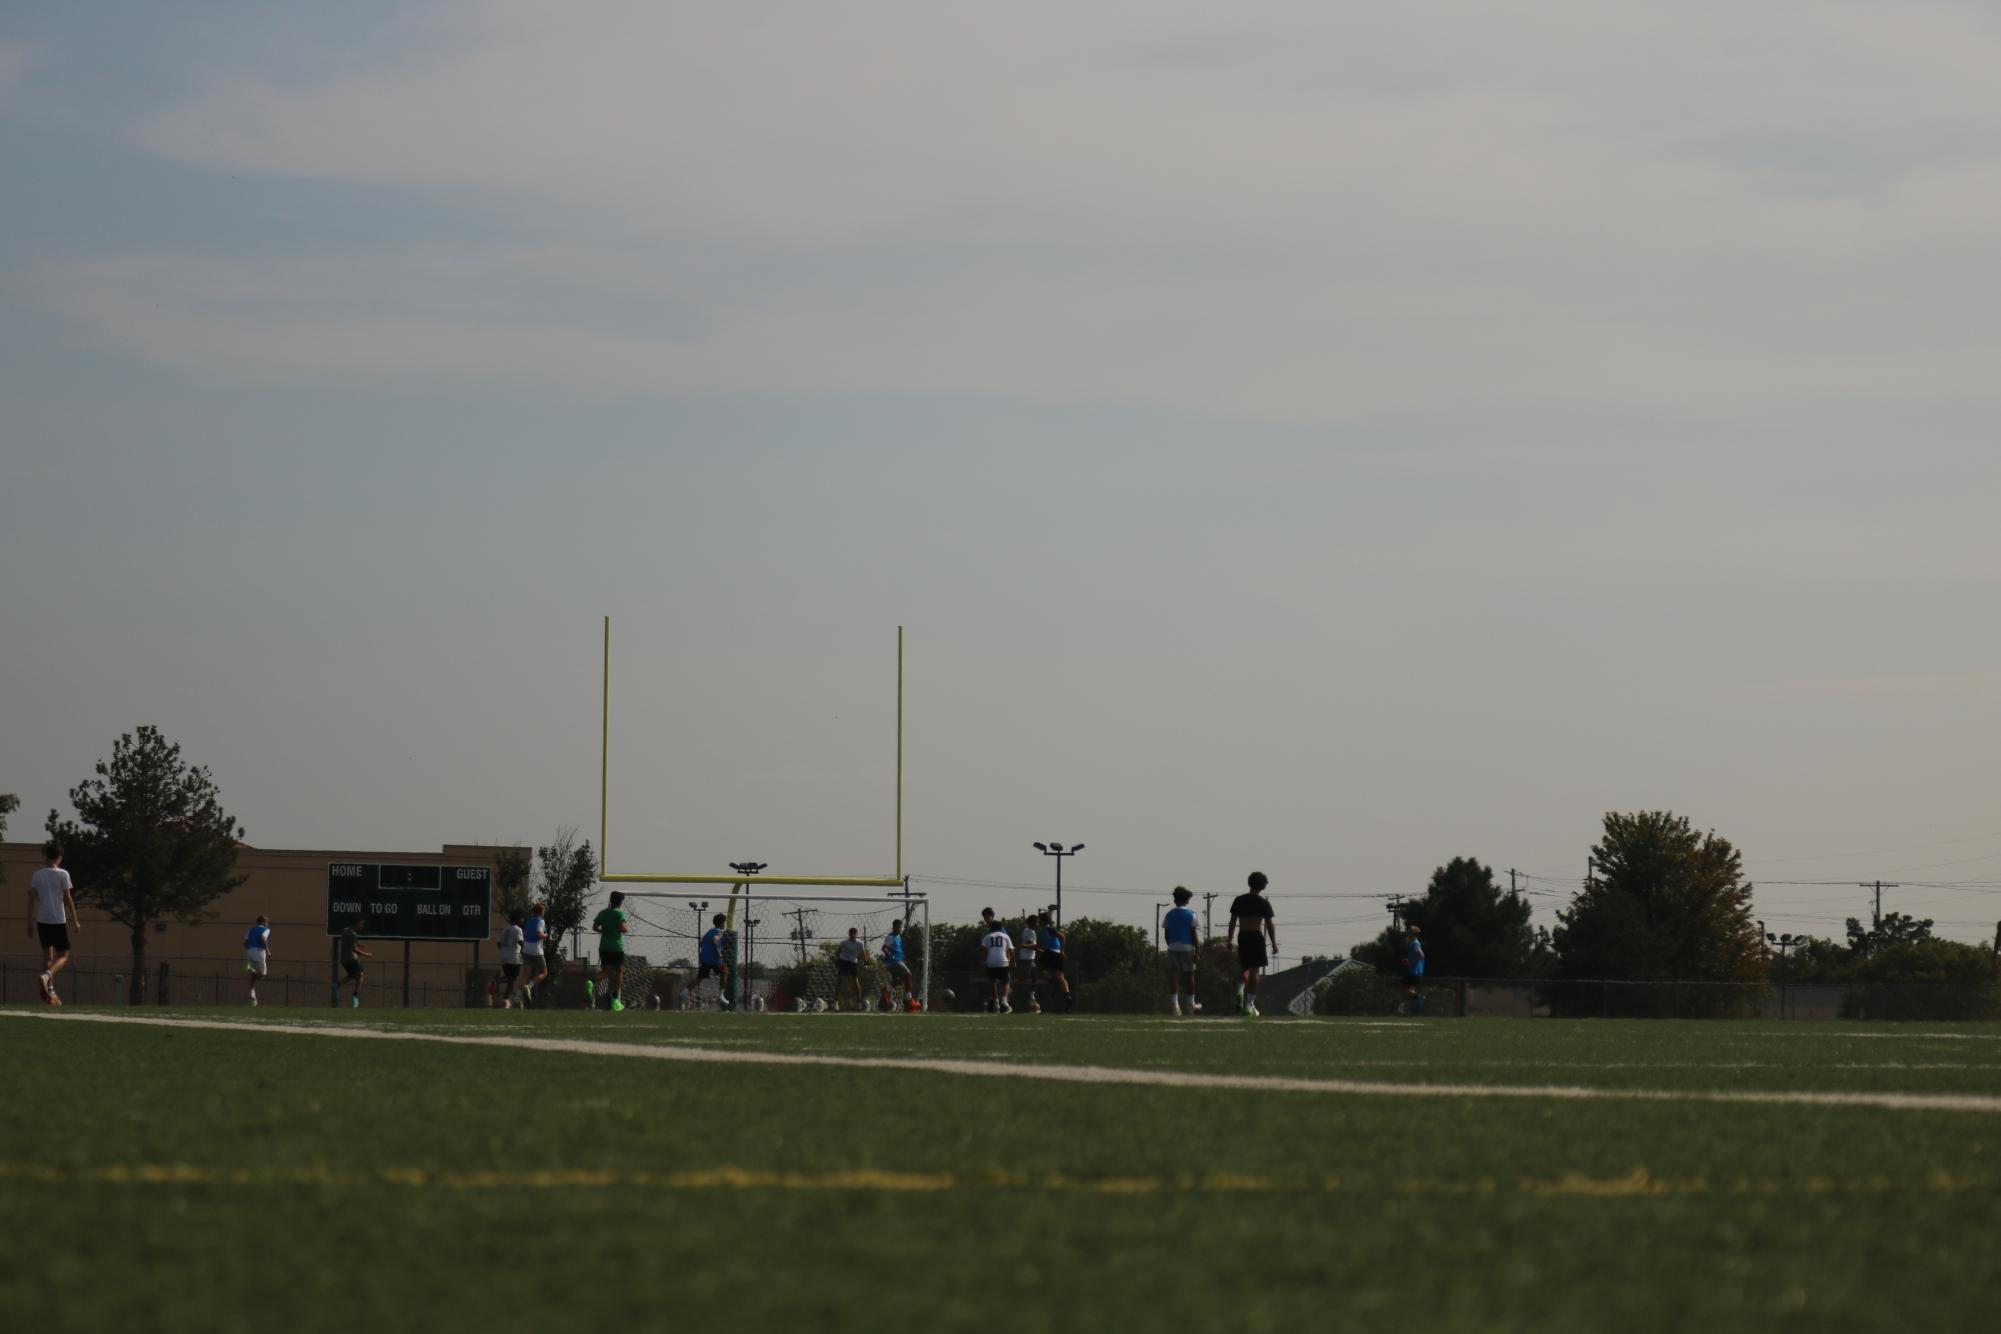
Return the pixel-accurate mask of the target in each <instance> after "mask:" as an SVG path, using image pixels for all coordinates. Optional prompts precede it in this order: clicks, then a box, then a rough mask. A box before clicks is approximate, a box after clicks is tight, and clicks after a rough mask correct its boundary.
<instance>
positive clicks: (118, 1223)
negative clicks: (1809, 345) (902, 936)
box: [0, 1011, 2001, 1334]
mask: <svg viewBox="0 0 2001 1334" xmlns="http://www.w3.org/2000/svg"><path fill="white" fill-rule="evenodd" d="M160 1013H161V1012H157V1011H151V1012H147V1017H156V1016H158V1015H159V1014H160ZM328 1016H329V1012H328V1011H297V1012H290V1013H286V1012H273V1011H261V1012H259V1015H258V1016H257V1017H256V1019H254V1020H248V1019H246V1020H245V1021H243V1027H245V1028H258V1027H268V1026H270V1025H271V1024H272V1023H273V1022H277V1023H291V1024H299V1023H313V1024H325V1025H327V1026H329V1027H333V1028H354V1027H358V1026H363V1025H365V1026H367V1027H371V1028H383V1029H395V1030H398V1031H401V1030H404V1029H408V1030H411V1031H417V1032H426V1033H435V1034H440V1035H445V1036H457V1037H471V1038H480V1037H487V1036H502V1035H510V1036H531V1035H532V1036H534V1037H539V1038H549V1039H556V1040H562V1039H565V1038H579V1039H591V1040H598V1041H616V1042H621V1043H632V1044H642V1045H662V1046H668V1047H678V1048H681V1049H683V1050H701V1051H716V1052H737V1053H752V1052H772V1053H779V1054H787V1053H805V1054H813V1055H820V1056H833V1057H836V1058H837V1059H839V1060H840V1061H842V1062H843V1063H842V1064H835V1065H815V1066H803V1067H801V1066H787V1065H758V1064H701V1063H683V1062H679V1061H674V1062H665V1061H653V1060H639V1059H631V1058H628V1057H621V1056H616V1055H606V1054H600V1053H582V1052H568V1051H523V1050H516V1049H510V1048H504V1047H498V1046H492V1045H446V1044H440V1043H430V1042H403V1041H377V1040H366V1041H364V1040H340V1039H337V1038H335V1037H329V1036H322V1035H318V1034H284V1033H273V1032H237V1031H216V1030H213V1029H199V1028H194V1029H167V1028H159V1027H142V1026H138V1025H124V1024H111V1023H95V1022H78V1021H76V1017H74V1016H66V1017H64V1018H61V1019H46V1018H41V1017H34V1018H29V1017H17V1016H12V1015H10V1016H4V1017H0V1050H4V1052H5V1054H6V1065H7V1068H8V1069H9V1071H10V1072H11V1075H12V1078H11V1079H10V1087H9V1091H8V1093H7V1095H6V1105H7V1108H8V1111H9V1113H10V1115H9V1117H8V1123H9V1126H10V1128H11V1129H12V1131H13V1133H12V1134H11V1135H10V1136H9V1137H8V1146H9V1147H8V1148H7V1149H6V1150H4V1151H0V1227H5V1229H6V1235H7V1236H9V1237H10V1238H13V1239H14V1242H15V1244H14V1245H13V1246H12V1247H10V1258H9V1260H8V1262H7V1264H6V1265H5V1266H4V1267H3V1268H0V1310H5V1311H6V1312H8V1313H9V1316H10V1319H9V1322H8V1323H9V1325H10V1326H11V1327H18V1328H21V1329H24V1330H25V1329H37V1330H69V1329H75V1330H92V1331H103V1330H106V1329H115V1328H141V1329H168V1330H183V1329H185V1330H197V1329H199V1330H215V1331H224V1330H246V1331H247V1330H252V1329H255V1330H258V1331H280V1330H284V1331H294V1330H321V1329H326V1330H335V1329H338V1330H341V1331H343V1334H352V1332H353V1331H355V1330H357V1329H393V1330H404V1329H415V1328H420V1327H424V1326H429V1327H433V1328H444V1329H464V1328H471V1327H474V1326H492V1327H517V1326H518V1327H527V1328H537V1329H543V1328H564V1329H569V1328H590V1327H594V1326H597V1325H599V1324H601V1323H603V1322H607V1321H638V1322H644V1324H645V1326H647V1327H655V1326H669V1325H681V1324H684V1323H685V1324H698V1325H702V1326H708V1325H710V1324H712V1323H714V1322H723V1323H724V1324H725V1325H734V1326H736V1327H740V1328H745V1329H751V1330H792V1329H798V1330H849V1329H854V1330H869V1331H883V1330H899V1331H900V1330H910V1331H931V1330H980V1331H982V1332H983V1334H984V1332H986V1331H992V1330H995V1329H1002V1328H1005V1329H1008V1330H1010V1331H1014V1330H1020V1331H1027V1332H1029V1334H1033V1332H1034V1331H1045V1330H1087V1329H1088V1330H1123V1329H1130V1328H1138V1327H1145V1326H1148V1325H1152V1326H1154V1327H1171V1328H1187V1329H1196V1330H1204V1329H1224V1328H1229V1329H1232V1330H1247V1331H1261V1330H1296V1329H1300V1328H1320V1327H1328V1326H1332V1327H1338V1328H1355V1327H1370V1328H1375V1327H1389V1328H1422V1329H1424V1330H1426V1331H1457V1330H1468V1331H1471V1330H1482V1331H1517V1330H1519V1331H1528V1330H1538V1331H1550V1330H1580V1331H1581V1330H1621V1331H1647V1330H1685V1329H1694V1328H1705V1329H1717V1330H1733V1329H1747V1330H1748V1329H1760V1330H1767V1329H1780V1330H1789V1329H1790V1330H1882V1329H1892V1328H1899V1327H1924V1328H1929V1329H1933V1330H1955V1329H1975V1328H1979V1329H1983V1330H1984V1329H1988V1328H1991V1327H1992V1319H1993V1313H1992V1310H1991V1309H1990V1307H1989V1304H1990V1303H1991V1301H1992V1298H1993V1294H1994V1292H1995V1291H1996V1280H1997V1277H2001V1260H1997V1253H1996V1245H1995V1238H1996V1237H1997V1236H2001V1165H1997V1163H1996V1161H1995V1160H1996V1156H1997V1154H2001V1114H1996V1113H1995V1112H1993V1111H1940V1110H1929V1109H1927V1110H1910V1109H1896V1110H1892V1109H1886V1108H1876V1107H1830V1106H1812V1105H1808V1106H1787V1105H1763V1104H1730V1103H1715V1102H1701V1101H1683V1100H1679V1099H1677V1098H1674V1097H1668V1098H1661V1099H1652V1100H1644V1101H1641V1100H1625V1099H1617V1100H1604V1101H1588V1100H1574V1099H1569V1098H1563V1097H1557V1096H1548V1097H1544V1096H1532V1097H1506V1098H1499V1097H1482V1096H1477V1094H1475V1093H1472V1092H1469V1093H1466V1094H1461V1095H1452V1096H1437V1097H1422V1098H1411V1097H1398V1096H1387V1095H1358V1094H1343V1093H1329V1092H1269V1091H1265V1092H1255V1093H1246V1092H1243V1091H1240V1090H1230V1089H1217V1088H1203V1087H1151V1086H1144V1085H1124V1084H1086V1083H1053V1082H1046V1081H1040V1080H1030V1079H1025V1078H1022V1077H1020V1076H1019V1075H1011V1074H1009V1073H1008V1071H1009V1070H1010V1067H1012V1066H1015V1065H1016V1064H1018V1063H1020V1062H1028V1061H1033V1062H1039V1063H1047V1064H1055V1065H1074V1064H1099V1065H1106V1066H1116V1067H1120V1068H1125V1069H1144V1070H1159V1071H1178V1072H1192V1073H1204V1072H1208V1073H1254V1074H1271V1075H1284V1076H1307V1077H1326V1078H1358V1079H1371V1080H1390V1081H1396V1082H1406V1083H1446V1082H1450V1083H1454V1084H1467V1085H1475V1086H1478V1085H1494V1084H1506V1085H1512V1086H1521V1085H1536V1086H1550V1087H1552V1088H1554V1087H1562V1086H1582V1087H1589V1088H1624V1089H1636V1088H1637V1089H1647V1090H1652V1091H1658V1092H1664V1093H1669V1094H1675V1093H1682V1092H1697V1091H1704V1090H1719V1089H1721V1090H1737V1091H1763V1090H1814V1091H1821V1092H1827V1091H1872V1092H1927V1093H1957V1094H1974V1095H1976V1096H1979V1095H1985V1096H1995V1095H2001V1030H1996V1029H1994V1028H1976V1027H1954V1028H1952V1029H1950V1030H1936V1029H1928V1030H1923V1031H1916V1030H1904V1029H1899V1028H1893V1027H1880V1026H1879V1027H1873V1028H1870V1027H1862V1026H1847V1025H1826V1024H1815V1025H1761V1024H1723V1023H1713V1024H1668V1023H1635V1024H1617V1023H1590V1022H1585V1023H1574V1024H1573V1023H1558V1022H1552V1021H1538V1022H1525V1023H1502V1022H1485V1023H1451V1022H1423V1023H1404V1024H1395V1025H1386V1024H1364V1023H1343V1022H1304V1021H1302V1022H1282V1021H1269V1020H1268V1021H1261V1022H1259V1023H1255V1024H1247V1023H1242V1022H1239V1021H1234V1020H1231V1021H1223V1020H1209V1019H1204V1020H1187V1021H1182V1022H1181V1023H1180V1024H1178V1025H1177V1024H1175V1023H1174V1022H1173V1021H1170V1020H1166V1019H1161V1020H1143V1019H1131V1018H1125V1019H1112V1018H1106V1019H1087V1018H1048V1017H1045V1018H1040V1019H1027V1018H999V1017H995V1018H982V1017H971V1016H969V1017H953V1016H922V1017H903V1016H885V1017H862V1016H850V1017H836V1016H826V1017H811V1016H733V1015H730V1016H719V1015H651V1014H648V1015H637V1014H633V1015H624V1016H616V1017H614V1016H609V1015H592V1014H583V1013H567V1014H566V1013H550V1014H519V1013H510V1014H494V1013H488V1012H463V1011H460V1012H433V1013H430V1014H417V1015H408V1016H406V1015H399V1014H392V1013H386V1012H362V1013H360V1014H357V1015H345V1014H343V1015H338V1016H334V1017H332V1018H329V1017H328ZM189 1017H198V1018H203V1019H207V1020H211V1021H212V1020H214V1019H215V1018H216V1017H217V1014H216V1012H215V1011H208V1012H204V1013H202V1014H200V1015H190V1016H189ZM912 1054H915V1055H920V1056H931V1057H940V1058H950V1059H961V1060H973V1061H981V1062H986V1063H989V1064H990V1065H991V1066H992V1068H993V1069H994V1070H995V1071H996V1072H997V1074H998V1077H995V1078H971V1077H967V1076H964V1075H954V1074H945V1073H939V1072H934V1071H922V1070H885V1069H880V1068H874V1067H871V1066H870V1065H868V1064H867V1062H868V1061H869V1060H870V1059H871V1058H872V1057H886V1056H904V1055H912ZM850 1063H851V1064H850ZM16 1320H18V1321H19V1324H18V1326H15V1325H14V1322H15V1321H16ZM1163 1322H1166V1323H1164V1324H1163Z"/></svg>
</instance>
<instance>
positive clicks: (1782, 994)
mask: <svg viewBox="0 0 2001 1334" xmlns="http://www.w3.org/2000/svg"><path fill="white" fill-rule="evenodd" d="M1758 925H1759V926H1760V927H1762V926H1764V923H1763V922H1760V923H1758ZM1805 941H1806V937H1805V936H1801V937H1800V938H1799V939H1798V940H1794V939H1793V937H1792V933H1791V932H1788V933H1786V934H1785V935H1783V936H1775V935H1773V934H1772V933H1771V932H1769V931H1767V932H1766V933H1765V943H1766V944H1768V945H1777V946H1778V947H1779V1018H1781V1019H1783V1018H1785V1017H1786V999H1787V998H1786V951H1787V950H1789V949H1791V948H1792V947H1793V946H1794V945H1798V944H1803V943H1805Z"/></svg>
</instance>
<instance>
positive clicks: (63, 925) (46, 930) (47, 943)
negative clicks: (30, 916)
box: [35, 922, 69, 954]
mask: <svg viewBox="0 0 2001 1334" xmlns="http://www.w3.org/2000/svg"><path fill="white" fill-rule="evenodd" d="M35 934H36V935H37V936H39V937H40V938H41V942H42V948H43V949H45V950H54V951H55V952H56V953H57V954H68V953H69V923H68V922H37V923H35Z"/></svg>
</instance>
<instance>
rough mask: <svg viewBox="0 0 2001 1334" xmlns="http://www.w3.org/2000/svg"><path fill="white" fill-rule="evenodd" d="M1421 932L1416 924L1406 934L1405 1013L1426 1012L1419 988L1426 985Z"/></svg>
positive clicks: (1422, 994)
mask: <svg viewBox="0 0 2001 1334" xmlns="http://www.w3.org/2000/svg"><path fill="white" fill-rule="evenodd" d="M1421 934H1422V933H1421V932H1420V931H1419V930H1418V929H1417V928H1416V927H1415V926H1413V927H1411V928H1410V929H1409V930H1408V931H1406V932H1405V934H1404V947H1403V994H1404V996H1405V1000H1404V1004H1403V1012H1404V1013H1405V1014H1423V1013H1424V993H1423V992H1422V991H1420V990H1418V988H1419V987H1422V986H1423V985H1424V942H1423V941H1422V940H1419V939H1418V936H1419V935H1421Z"/></svg>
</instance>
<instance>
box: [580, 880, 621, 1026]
mask: <svg viewBox="0 0 2001 1334" xmlns="http://www.w3.org/2000/svg"><path fill="white" fill-rule="evenodd" d="M624 902H625V895H624V894H622V893H620V892H619V891H618V890H615V889H614V890H613V891H612V892H611V904H610V906H609V907H607V908H605V909H604V910H603V911H602V912H600V913H599V914H598V915H597V916H596V917H593V918H592V919H591V930H593V931H595V932H597V933H598V973H597V976H596V977H595V978H593V979H591V982H590V983H589V985H588V986H587V987H586V996H585V999H587V1000H588V1001H590V1003H591V1007H592V1008H593V1009H595V1008H596V1007H597V984H598V983H599V982H610V983H611V986H610V987H609V988H607V989H606V992H605V994H606V995H608V996H610V997H611V1011H612V1013H613V1014H617V1013H618V1012H619V1011H621V1010H623V1009H624V1008H625V925H626V920H625V909H623V908H621V907H619V905H620V904H621V903H624Z"/></svg>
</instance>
